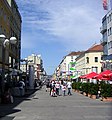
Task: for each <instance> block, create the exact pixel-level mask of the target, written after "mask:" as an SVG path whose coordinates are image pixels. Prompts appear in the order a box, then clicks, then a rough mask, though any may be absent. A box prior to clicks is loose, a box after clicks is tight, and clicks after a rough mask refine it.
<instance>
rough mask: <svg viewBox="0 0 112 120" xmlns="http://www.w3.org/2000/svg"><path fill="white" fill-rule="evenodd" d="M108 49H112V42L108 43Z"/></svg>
mask: <svg viewBox="0 0 112 120" xmlns="http://www.w3.org/2000/svg"><path fill="white" fill-rule="evenodd" d="M108 49H112V41H110V42H109V43H108Z"/></svg>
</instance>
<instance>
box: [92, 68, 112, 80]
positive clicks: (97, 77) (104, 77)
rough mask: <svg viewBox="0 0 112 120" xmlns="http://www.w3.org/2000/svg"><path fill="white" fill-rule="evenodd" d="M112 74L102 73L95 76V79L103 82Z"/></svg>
mask: <svg viewBox="0 0 112 120" xmlns="http://www.w3.org/2000/svg"><path fill="white" fill-rule="evenodd" d="M110 73H112V71H111V70H105V71H103V72H101V73H100V74H98V75H96V76H93V79H101V80H105V79H106V80H108V77H107V75H108V74H110Z"/></svg>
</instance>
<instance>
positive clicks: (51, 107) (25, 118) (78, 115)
mask: <svg viewBox="0 0 112 120" xmlns="http://www.w3.org/2000/svg"><path fill="white" fill-rule="evenodd" d="M19 99H22V98H18V100H19ZM0 109H1V108H0ZM0 120H112V103H111V102H102V101H100V100H93V99H91V98H88V97H86V96H83V95H81V94H79V93H75V92H73V95H72V96H65V97H64V96H58V97H50V96H49V92H45V88H44V87H43V88H42V89H41V90H38V91H36V92H35V93H34V94H33V95H31V96H29V97H28V98H24V99H23V101H22V102H21V103H20V104H18V105H17V106H15V107H14V108H13V112H11V113H10V114H7V115H6V116H5V117H3V118H1V119H0Z"/></svg>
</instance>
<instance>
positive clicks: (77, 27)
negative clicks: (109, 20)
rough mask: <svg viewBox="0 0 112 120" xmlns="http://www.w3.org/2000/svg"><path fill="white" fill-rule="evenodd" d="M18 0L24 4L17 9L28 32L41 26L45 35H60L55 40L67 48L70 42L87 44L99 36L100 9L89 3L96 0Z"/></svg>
mask: <svg viewBox="0 0 112 120" xmlns="http://www.w3.org/2000/svg"><path fill="white" fill-rule="evenodd" d="M20 2H21V0H18V3H20ZM81 2H82V3H83V4H81ZM86 2H87V3H86ZM22 3H23V5H24V7H25V8H24V9H22V8H21V11H22V14H23V20H24V23H25V24H26V25H27V27H29V28H30V29H32V32H33V31H35V30H37V32H38V30H40V29H41V30H43V31H45V32H46V33H47V34H48V35H52V36H54V37H55V36H56V37H58V38H60V39H59V41H60V42H62V43H64V45H65V46H67V47H68V43H69V44H70V43H71V42H72V45H71V46H73V47H74V45H75V44H76V45H81V42H82V41H83V43H85V44H90V43H92V42H93V43H94V42H95V41H96V40H98V41H99V39H100V31H99V28H100V25H101V21H100V20H101V15H102V14H101V10H100V9H101V8H99V9H97V10H95V9H94V8H95V6H92V5H93V4H95V5H96V4H98V3H100V2H99V1H93V0H91V2H90V1H89V0H85V2H84V1H83V0H80V1H79V0H76V1H75V2H74V0H69V1H68V0H29V1H28V0H24V1H22ZM100 4H101V3H100ZM29 5H30V6H31V7H29ZM97 6H98V5H97ZM99 7H100V5H99ZM31 11H32V12H31ZM27 13H29V14H27ZM38 34H39V33H38ZM40 40H41V39H40ZM52 40H53V39H52ZM55 40H56V39H55ZM49 41H50V40H49ZM57 41H58V39H57ZM80 47H81V46H80Z"/></svg>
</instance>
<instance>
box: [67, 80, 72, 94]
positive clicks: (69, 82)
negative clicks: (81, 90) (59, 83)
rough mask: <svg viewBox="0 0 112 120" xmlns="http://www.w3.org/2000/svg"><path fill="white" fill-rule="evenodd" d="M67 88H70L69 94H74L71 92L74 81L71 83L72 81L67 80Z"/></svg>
mask: <svg viewBox="0 0 112 120" xmlns="http://www.w3.org/2000/svg"><path fill="white" fill-rule="evenodd" d="M67 88H68V95H72V93H71V89H72V83H71V81H68V82H67Z"/></svg>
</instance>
